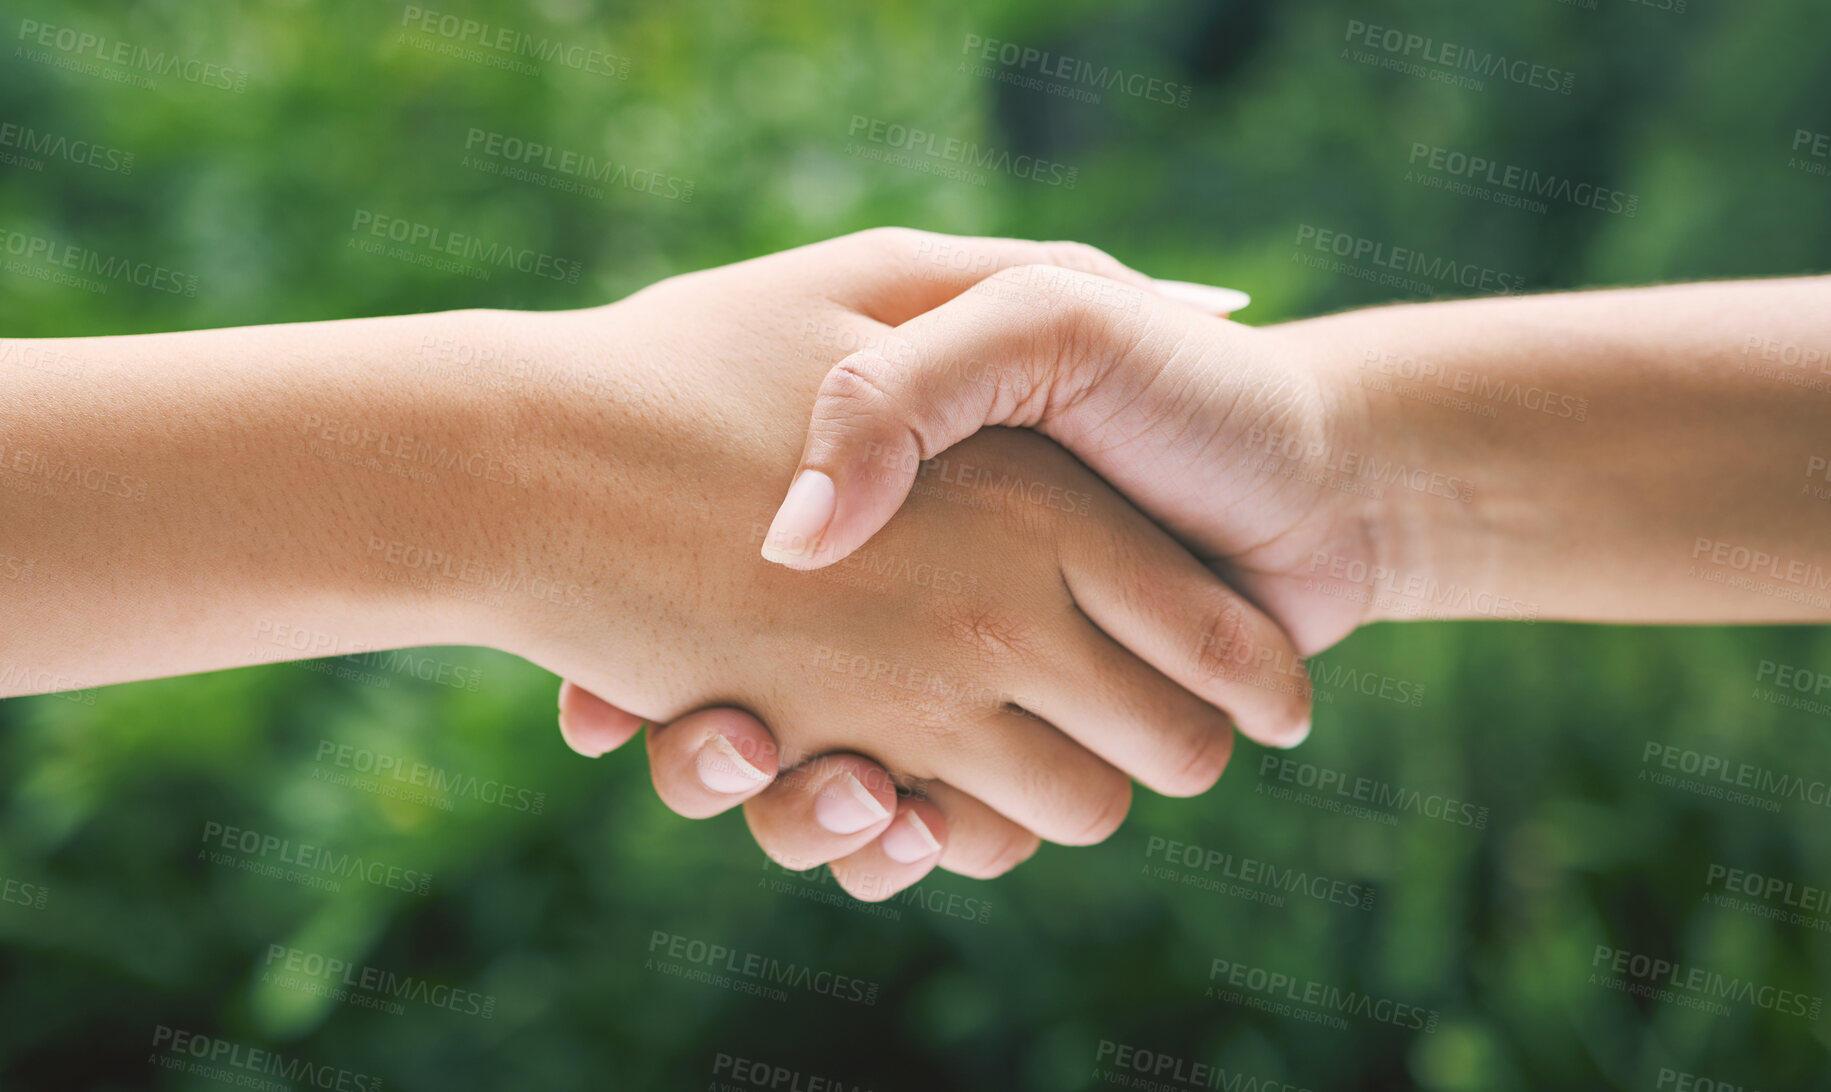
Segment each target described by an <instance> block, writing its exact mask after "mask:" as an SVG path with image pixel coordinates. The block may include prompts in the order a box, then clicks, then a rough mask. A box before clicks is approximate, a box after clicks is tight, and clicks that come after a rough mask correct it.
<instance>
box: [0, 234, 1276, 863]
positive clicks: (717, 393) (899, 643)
mask: <svg viewBox="0 0 1831 1092" xmlns="http://www.w3.org/2000/svg"><path fill="white" fill-rule="evenodd" d="M921 238H922V237H919V236H916V235H914V234H912V233H901V232H877V233H867V234H865V235H862V236H854V237H848V238H847V239H843V240H835V241H833V242H830V243H825V244H820V245H817V246H814V247H808V248H803V249H802V250H799V251H791V252H788V253H785V254H782V255H776V256H772V257H770V258H766V259H759V260H757V261H754V262H748V263H743V264H741V265H737V266H730V267H725V268H722V269H718V270H710V271H706V272H703V273H697V274H691V275H688V276H684V277H678V278H674V279H672V280H669V281H666V282H663V283H661V284H659V285H656V286H654V287H652V288H650V289H648V290H645V291H644V292H641V293H638V294H637V295H636V296H634V297H631V298H630V299H628V300H624V301H621V302H619V303H617V304H612V305H609V306H606V307H601V308H593V309H589V310H585V311H575V312H560V313H548V314H527V313H511V312H455V313H449V314H441V315H420V316H404V317H400V318H386V319H364V320H350V321H343V322H330V323H311V324H300V325H292V326H272V327H251V328H243V329H233V330H217V331H198V332H194V333H181V334H160V335H147V336H137V337H114V338H76V339H61V340H57V341H55V342H27V341H11V342H0V359H13V360H21V361H28V362H30V361H36V362H37V364H36V366H34V365H32V364H30V363H28V366H27V367H25V368H23V369H21V370H20V372H19V373H18V374H19V381H16V382H13V383H9V384H8V385H7V386H6V387H5V388H4V393H0V437H4V444H5V447H6V449H7V450H6V451H4V452H0V475H6V476H10V480H9V481H8V482H4V483H0V484H5V485H8V486H9V488H8V490H7V491H5V492H3V493H0V498H3V499H0V516H3V518H0V554H5V555H7V556H11V557H20V558H27V559H31V560H32V561H33V562H34V564H35V572H36V574H37V575H38V577H39V578H35V579H33V580H31V581H4V582H0V612H4V614H5V616H6V618H7V619H8V623H9V624H8V625H7V626H6V627H4V628H3V629H0V672H3V673H4V674H3V675H0V678H4V679H5V680H7V681H6V683H5V685H6V687H7V689H6V690H5V692H6V693H26V692H36V691H41V690H45V689H58V688H65V687H69V686H90V685H99V684H104V683H110V682H121V681H128V680H132V679H142V678H149V677H154V676H160V675H170V674H179V673H186V672H193V671H203V670H212V669H219V668H227V667H234V666H239V665H243V664H249V663H255V662H263V661H268V660H272V659H276V658H289V657H290V656H296V655H325V654H330V653H335V652H343V651H355V650H359V649H377V648H392V647H406V646H415V645H426V644H475V645H485V646H489V647H495V648H501V649H504V650H507V651H509V652H512V653H515V654H517V655H521V656H524V657H526V658H527V659H530V660H532V661H533V662H535V663H537V664H540V665H542V666H544V667H547V668H549V669H551V670H553V671H555V672H558V673H560V674H562V675H564V676H566V677H567V678H569V679H571V680H574V681H575V682H576V683H577V684H578V686H576V687H569V688H568V689H567V692H566V693H565V694H564V695H563V696H562V701H563V702H570V703H571V704H572V706H573V709H572V712H573V714H574V716H575V718H577V719H583V720H587V721H592V722H593V726H592V727H591V728H590V729H589V730H586V731H584V734H586V735H590V734H591V733H592V732H596V733H597V739H598V742H599V743H602V742H604V740H605V738H607V735H608V737H614V736H615V734H616V733H617V732H619V731H623V730H625V729H627V728H628V727H632V725H631V724H630V723H629V722H630V721H631V720H634V719H635V718H646V719H647V720H650V721H652V722H655V723H657V724H667V723H668V722H669V721H670V720H672V719H673V718H683V719H681V720H680V721H678V722H676V723H673V724H672V725H670V726H669V727H667V728H666V729H663V730H659V731H655V732H652V733H651V747H650V749H651V757H652V759H653V760H654V761H653V773H654V775H655V778H656V782H657V788H658V789H659V790H660V791H661V793H662V795H663V798H664V799H666V800H668V801H669V802H670V803H671V804H675V805H676V806H677V807H680V808H681V810H683V811H684V812H685V813H687V814H709V813H710V812H711V811H714V810H718V809H719V808H722V807H726V806H729V805H730V804H733V803H737V802H740V801H742V802H745V805H746V814H747V817H748V818H749V821H750V824H751V827H752V830H753V831H754V832H755V833H756V835H757V837H758V840H759V842H760V843H761V844H762V845H763V846H764V848H765V850H766V851H768V852H769V853H770V854H771V855H772V856H774V857H775V858H776V859H778V860H780V861H783V862H784V863H789V864H792V865H794V866H796V867H807V866H810V865H812V864H815V863H820V862H826V861H830V862H833V864H834V870H835V874H836V876H838V878H839V879H840V881H841V882H842V883H844V884H846V886H847V887H848V889H849V890H853V891H854V892H855V893H858V894H860V895H861V896H862V897H869V898H882V897H887V896H888V895H889V894H890V893H892V892H894V891H895V890H897V889H900V888H901V887H903V886H907V884H909V883H913V882H914V881H915V880H916V879H919V878H920V876H921V875H922V874H924V873H926V871H927V870H928V869H929V868H932V867H934V866H935V865H936V864H937V863H939V864H940V865H941V866H943V867H947V868H951V869H954V870H955V871H959V872H962V873H965V874H968V875H979V876H984V875H993V874H996V873H998V872H1000V871H1002V870H1003V869H1005V868H1008V867H1010V866H1011V865H1012V864H1014V863H1016V862H1017V861H1019V860H1021V859H1023V858H1024V857H1025V856H1027V855H1028V854H1029V853H1030V852H1031V851H1032V850H1033V849H1034V847H1035V845H1036V838H1037V836H1038V835H1041V836H1043V837H1047V838H1050V839H1052V840H1056V841H1062V842H1069V843H1083V842H1090V841H1097V840H1099V839H1101V838H1103V837H1105V836H1106V835H1107V834H1109V833H1110V832H1111V831H1112V830H1113V829H1114V828H1115V827H1116V826H1117V825H1118V823H1119V821H1120V820H1121V819H1122V818H1123V816H1124V813H1125V810H1126V807H1127V804H1128V802H1129V799H1130V784H1129V780H1128V778H1130V777H1136V778H1138V779H1139V780H1140V781H1141V782H1143V783H1144V784H1146V785H1148V786H1151V787H1153V788H1155V789H1158V790H1160V791H1164V792H1167V793H1173V794H1190V793H1196V792H1200V791H1203V790H1205V789H1206V788H1208V787H1209V786H1210V785H1211V784H1213V782H1214V780H1215V779H1216V778H1217V777H1218V776H1219V775H1220V772H1221V770H1222V769H1223V768H1224V766H1225V764H1226V761H1227V758H1228V755H1229V754H1230V752H1231V747H1232V727H1233V725H1234V724H1235V723H1238V724H1239V726H1240V727H1241V728H1242V729H1243V730H1246V731H1248V732H1249V733H1250V734H1254V735H1257V736H1259V737H1260V738H1262V739H1266V740H1269V741H1272V742H1289V741H1293V740H1294V739H1296V738H1300V736H1301V733H1302V731H1304V730H1305V725H1306V724H1307V714H1308V694H1307V690H1305V689H1302V688H1298V689H1295V690H1291V689H1284V690H1278V691H1272V690H1267V689H1265V688H1263V687H1260V686H1256V685H1254V684H1253V682H1252V681H1251V680H1250V679H1247V678H1244V677H1243V675H1242V672H1241V671H1240V670H1239V666H1238V665H1240V664H1242V663H1249V662H1251V661H1252V660H1253V659H1254V658H1255V656H1256V654H1257V652H1258V651H1259V650H1260V649H1270V650H1282V651H1283V652H1284V653H1288V651H1289V645H1288V643H1287V642H1285V640H1284V638H1283V636H1282V634H1281V633H1280V632H1279V631H1278V629H1277V628H1276V627H1275V626H1274V625H1272V624H1271V622H1270V621H1269V620H1268V619H1266V618H1265V617H1264V616H1263V615H1262V614H1260V613H1259V612H1258V611H1257V610H1256V609H1255V608H1253V607H1252V606H1251V605H1250V604H1249V603H1247V602H1246V601H1245V600H1243V599H1241V598H1240V597H1239V596H1237V595H1235V594H1233V593H1232V592H1231V591H1229V590H1228V589H1227V588H1226V586H1225V585H1224V584H1222V583H1221V582H1220V581H1219V580H1218V579H1216V578H1215V577H1214V576H1213V574H1211V573H1210V572H1208V571H1207V570H1206V569H1204V568H1203V567H1202V566H1201V565H1200V564H1199V563H1197V562H1196V561H1195V560H1194V559H1193V558H1192V557H1191V556H1190V555H1189V554H1187V553H1186V552H1185V551H1184V550H1183V549H1182V548H1181V547H1180V546H1178V545H1177V544H1176V543H1175V542H1174V541H1173V540H1171V539H1170V538H1169V537H1168V536H1167V535H1165V534H1164V533H1163V532H1162V531H1160V530H1158V529H1157V528H1156V527H1155V526H1154V525H1152V524H1151V523H1150V522H1149V521H1148V520H1145V519H1144V518H1143V517H1141V516H1140V515H1138V513H1136V512H1135V511H1133V510H1132V509H1131V507H1130V506H1129V505H1128V504H1126V503H1125V502H1124V501H1123V500H1121V499H1120V498H1119V497H1118V496H1117V495H1116V494H1114V493H1113V492H1112V491H1111V490H1110V489H1109V488H1107V487H1106V486H1105V485H1104V483H1102V482H1101V481H1100V480H1099V479H1098V478H1096V477H1095V476H1094V475H1093V474H1091V473H1090V472H1088V471H1087V470H1086V469H1084V468H1083V467H1081V466H1080V465H1079V464H1078V463H1077V462H1076V461H1075V460H1074V459H1072V458H1070V457H1068V456H1067V455H1065V454H1064V453H1063V452H1062V451H1061V450H1060V449H1059V448H1057V447H1056V446H1055V445H1053V444H1051V443H1050V442H1048V441H1046V440H1044V439H1042V438H1040V437H1036V436H1033V435H1028V434H1023V433H1019V432H1006V433H1002V434H996V435H987V436H984V437H979V438H976V439H974V440H973V441H971V442H970V443H969V444H966V445H962V446H961V448H960V449H959V451H958V458H959V459H960V460H961V461H962V465H963V466H970V467H972V468H974V473H972V474H971V475H965V476H962V477H961V478H960V480H958V481H955V482H953V483H951V484H949V485H948V486H947V488H945V489H938V490H936V491H934V492H933V493H929V494H924V495H918V496H917V497H916V498H915V499H914V501H913V502H912V503H911V505H910V506H909V508H910V510H909V511H908V512H907V513H906V514H904V515H903V516H900V517H899V518H898V519H897V520H895V521H894V522H892V523H891V524H890V525H889V526H888V527H886V528H885V529H884V531H883V532H882V533H881V534H880V535H879V536H878V537H879V539H880V540H881V541H880V542H878V543H875V544H874V546H873V549H874V550H875V551H877V552H878V560H877V561H875V562H874V563H873V564H872V565H870V566H866V567H863V568H855V569H853V570H848V569H847V568H846V567H843V566H842V567H840V568H839V569H837V570H835V571H834V572H832V573H826V574H806V573H797V572H791V571H789V570H786V569H783V568H781V567H778V566H773V565H768V564H766V563H764V562H762V561H761V560H759V559H758V558H757V556H756V554H757V549H758V544H759V542H760V541H761V532H762V528H763V526H764V525H765V524H766V523H767V521H768V516H769V513H770V511H771V510H772V507H773V505H774V503H775V501H776V499H777V498H778V496H779V493H780V490H781V489H782V487H783V483H784V482H785V481H786V480H787V478H788V475H789V472H790V471H791V470H792V468H793V465H794V459H795V453H796V451H797V450H798V448H799V447H800V445H801V431H802V426H803V423H804V422H805V420H806V417H807V414H808V412H809V410H810V408H811V407H812V405H813V402H814V395H815V391H816V388H817V387H818V385H819V383H820V381H821V377H822V375H823V374H824V373H825V372H826V370H827V368H828V367H830V366H831V365H832V363H833V362H834V361H835V360H837V359H839V358H840V357H842V356H843V355H845V349H844V348H843V347H841V346H844V345H848V344H857V343H859V342H858V339H859V338H869V337H875V336H878V335H880V334H881V333H883V332H885V331H887V329H888V327H889V326H890V325H892V324H895V323H900V322H904V321H907V320H908V319H909V318H911V317H913V316H914V315H916V314H918V313H920V312H921V311H923V310H925V309H927V308H931V307H934V306H936V305H938V304H940V303H942V302H945V301H946V300H948V299H950V298H952V297H953V296H955V295H957V294H958V293H959V292H961V291H963V290H964V289H966V288H967V287H969V286H970V285H971V284H973V283H975V281H977V280H978V279H980V278H982V277H983V276H984V275H985V274H986V273H987V272H991V271H993V270H995V269H996V268H1000V267H1002V266H1008V265H1012V264H1018V263H1025V262H1036V261H1039V260H1043V261H1047V260H1051V259H1052V258H1054V259H1057V260H1060V261H1062V262H1064V263H1066V264H1076V263H1080V262H1083V261H1085V260H1087V259H1086V252H1085V251H1083V250H1081V249H1078V248H1060V247H1058V248H1055V249H1053V250H1052V249H1050V248H1048V247H1046V246H1044V245H1042V244H1017V243H1004V242H998V241H990V242H987V243H985V244H983V245H982V249H981V250H980V251H979V253H982V254H983V255H984V256H985V257H986V263H984V264H981V265H980V266H979V267H978V268H973V269H967V270H960V269H955V268H953V267H952V266H951V265H949V264H946V263H932V262H927V261H926V260H925V259H924V257H923V252H922V250H921ZM810 323H811V324H813V325H811V326H810ZM526 360H533V361H537V362H538V363H539V367H538V368H533V369H529V368H519V367H512V366H510V365H511V364H512V363H513V362H516V361H526ZM478 361H482V363H476V362H478ZM50 363H55V364H56V366H55V367H52V366H49V364H50ZM47 468H48V469H47ZM1012 482H1018V483H1022V487H1020V488H1018V489H1016V490H1012V489H1011V488H1009V485H1010V483H1012ZM1031 486H1035V487H1037V488H1038V489H1040V492H1038V491H1037V490H1035V489H1031V488H1029V487H1031ZM123 489H124V490H125V492H126V494H127V495H120V492H121V490H123ZM1064 496H1072V497H1074V498H1075V501H1074V503H1072V504H1070V505H1068V507H1067V510H1064V509H1063V507H1062V505H1061V504H1060V500H1061V498H1062V497H1064ZM1038 497H1040V498H1041V500H1037V499H1034V498H1038ZM1052 497H1053V498H1055V500H1056V502H1057V503H1053V504H1052V503H1051V501H1050V498H1052ZM937 573H945V574H948V575H947V576H946V577H945V579H937V577H936V575H935V574H937ZM281 632H284V633H285V634H287V635H294V634H300V633H303V634H306V635H309V641H308V644H309V646H310V647H309V648H307V649H305V650H295V648H294V646H292V645H290V644H287V643H286V642H285V641H284V640H282V639H280V638H278V637H276V635H277V634H279V633H281ZM587 691H588V692H589V693H587ZM591 695H601V696H602V699H608V701H612V702H615V703H616V705H615V707H611V706H609V705H608V704H607V703H606V702H605V701H604V700H597V699H592V698H591ZM719 705H732V706H738V707H741V708H743V709H747V710H750V711H751V712H753V713H755V714H757V715H759V716H760V717H761V718H762V719H763V721H764V722H766V723H768V724H769V725H771V726H772V728H773V729H774V736H773V741H774V743H775V744H776V745H777V746H779V748H780V753H779V757H778V754H777V751H776V749H775V748H774V747H772V746H770V744H771V737H770V734H769V733H768V732H765V731H764V730H763V729H762V727H761V725H760V724H758V723H756V722H755V721H753V720H750V719H749V718H747V717H744V716H740V715H738V714H735V713H729V712H723V713H721V712H716V711H715V712H711V713H701V714H698V715H690V714H691V711H692V710H695V709H703V708H705V707H708V706H719ZM619 710H628V711H629V715H627V716H625V715H624V714H622V713H620V712H619ZM617 717H622V718H623V719H622V720H617V719H616V718H617ZM594 718H595V719H594ZM638 723H639V722H638ZM715 737H716V743H715V742H714V740H715ZM612 741H613V742H614V741H615V740H614V738H613V739H612ZM708 747H710V748H711V749H710V750H708V749H707V748H708ZM879 763H881V766H880V765H879ZM778 769H788V770H792V771H793V773H794V776H784V777H782V778H779V779H774V780H772V778H773V777H774V775H775V774H776V773H777V771H778ZM886 770H887V771H889V772H890V774H892V775H893V776H886V775H885V771H886ZM752 773H754V774H755V776H754V777H752V776H751V774H752ZM746 782H753V784H751V785H750V786H749V787H746ZM899 784H900V785H903V786H905V788H906V789H908V788H913V789H914V790H915V791H913V792H911V791H906V792H904V793H901V794H899V792H898V791H897V789H896V786H897V785H899ZM714 785H722V786H724V787H725V788H726V789H729V790H732V791H717V792H715V791H713V788H712V786H714Z"/></svg>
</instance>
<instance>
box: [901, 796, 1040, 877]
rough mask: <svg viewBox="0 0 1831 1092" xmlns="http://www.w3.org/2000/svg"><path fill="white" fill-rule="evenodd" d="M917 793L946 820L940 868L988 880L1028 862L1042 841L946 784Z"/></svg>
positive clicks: (981, 802) (983, 804)
mask: <svg viewBox="0 0 1831 1092" xmlns="http://www.w3.org/2000/svg"><path fill="white" fill-rule="evenodd" d="M920 792H921V794H922V795H924V796H926V797H927V798H928V799H929V801H930V802H932V803H933V804H934V805H935V806H936V807H938V808H940V809H941V814H942V815H944V816H946V817H947V837H946V838H945V839H943V841H944V842H945V843H946V844H945V845H944V846H943V847H942V849H941V867H942V868H944V869H946V870H947V871H949V872H953V873H957V874H959V875H961V876H971V877H973V878H974V879H979V880H989V879H991V878H992V877H994V876H1002V875H1004V874H1005V873H1006V872H1009V871H1011V870H1012V869H1013V868H1016V867H1017V866H1018V865H1020V864H1022V863H1024V862H1025V861H1027V860H1029V859H1030V857H1031V855H1033V854H1034V853H1035V852H1036V850H1037V847H1038V846H1040V845H1041V844H1042V839H1040V838H1038V837H1037V836H1036V835H1035V834H1033V833H1031V832H1030V831H1029V830H1027V829H1025V828H1024V827H1020V826H1018V825H1017V824H1016V823H1013V822H1012V821H1011V820H1009V819H1006V818H1005V817H1004V816H1002V815H1000V814H998V812H996V811H994V810H992V809H991V808H990V807H988V806H987V805H986V804H985V803H984V802H983V801H981V800H980V799H978V798H977V797H974V796H970V795H968V794H966V793H964V792H961V791H960V790H959V789H956V788H955V787H953V786H952V785H949V784H948V783H946V782H945V781H925V782H922V783H921V785H920Z"/></svg>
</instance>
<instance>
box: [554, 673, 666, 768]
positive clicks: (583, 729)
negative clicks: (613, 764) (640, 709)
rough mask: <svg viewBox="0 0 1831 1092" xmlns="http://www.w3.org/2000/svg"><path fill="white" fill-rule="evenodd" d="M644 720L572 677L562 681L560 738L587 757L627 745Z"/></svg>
mask: <svg viewBox="0 0 1831 1092" xmlns="http://www.w3.org/2000/svg"><path fill="white" fill-rule="evenodd" d="M644 723H646V722H645V721H644V720H643V719H642V718H641V717H639V716H637V715H635V714H634V713H626V712H624V711H623V710H621V709H619V708H617V707H616V706H614V705H612V704H610V703H609V702H607V701H605V700H604V699H603V698H600V697H598V696H597V695H596V694H593V693H592V692H591V691H589V690H587V689H585V688H584V687H582V686H580V685H579V684H577V683H575V682H572V681H571V680H567V681H565V682H562V683H560V684H559V734H560V738H561V739H563V740H565V741H566V746H568V747H570V748H572V749H573V750H575V751H577V752H578V753H579V754H582V755H584V756H585V757H586V758H597V757H599V756H600V755H603V754H606V753H608V752H610V751H614V750H616V749H617V748H618V747H621V746H623V745H624V744H625V743H627V742H629V737H631V736H633V735H635V734H636V733H637V732H640V731H641V730H642V725H643V724H644Z"/></svg>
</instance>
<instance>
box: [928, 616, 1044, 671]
mask: <svg viewBox="0 0 1831 1092" xmlns="http://www.w3.org/2000/svg"><path fill="white" fill-rule="evenodd" d="M932 609H933V610H934V612H935V614H936V616H937V620H938V621H939V623H940V626H941V631H942V634H943V636H944V637H945V639H946V640H947V642H948V643H949V644H951V645H952V646H953V647H955V648H957V649H960V650H961V651H962V652H963V653H965V655H966V656H967V657H968V658H969V659H968V662H969V663H973V664H979V665H986V666H992V667H1009V666H1014V665H1018V664H1026V663H1032V662H1034V661H1035V660H1036V657H1037V654H1038V651H1039V645H1040V644H1041V643H1042V637H1041V635H1040V634H1039V633H1038V632H1037V626H1036V623H1035V622H1034V621H1033V620H1030V619H1027V618H1026V617H1025V616H1024V615H1023V614H1022V612H1019V611H1015V610H1009V609H1006V608H1004V607H1002V606H998V605H994V604H990V603H984V602H976V601H972V600H968V601H965V602H952V601H948V600H938V601H936V602H935V603H934V604H933V608H932Z"/></svg>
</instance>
